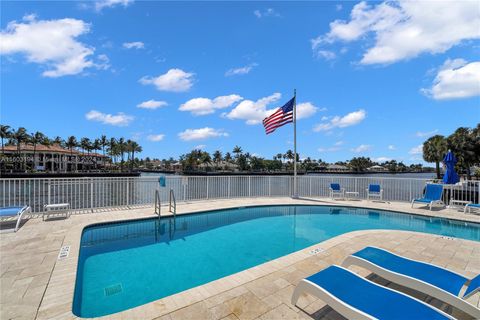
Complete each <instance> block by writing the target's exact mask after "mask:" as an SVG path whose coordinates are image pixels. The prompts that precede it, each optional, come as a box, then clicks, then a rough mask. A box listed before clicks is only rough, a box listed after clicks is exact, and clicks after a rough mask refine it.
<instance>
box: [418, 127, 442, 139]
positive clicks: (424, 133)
mask: <svg viewBox="0 0 480 320" xmlns="http://www.w3.org/2000/svg"><path fill="white" fill-rule="evenodd" d="M437 132H438V129H435V130H432V131H417V132H416V133H415V136H417V137H419V138H425V137H430V136H433V135H434V134H435V133H437Z"/></svg>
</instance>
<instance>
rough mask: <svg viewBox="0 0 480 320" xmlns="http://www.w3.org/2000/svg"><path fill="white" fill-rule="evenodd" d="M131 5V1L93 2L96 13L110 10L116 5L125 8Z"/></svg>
mask: <svg viewBox="0 0 480 320" xmlns="http://www.w3.org/2000/svg"><path fill="white" fill-rule="evenodd" d="M131 3H133V0H97V1H95V3H94V6H95V10H96V11H97V12H100V11H102V10H103V9H105V8H112V7H116V6H118V5H121V6H123V7H127V6H128V5H130V4H131Z"/></svg>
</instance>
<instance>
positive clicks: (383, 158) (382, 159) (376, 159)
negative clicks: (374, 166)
mask: <svg viewBox="0 0 480 320" xmlns="http://www.w3.org/2000/svg"><path fill="white" fill-rule="evenodd" d="M372 160H373V161H375V162H386V161H391V160H392V158H388V157H378V158H373V159H372Z"/></svg>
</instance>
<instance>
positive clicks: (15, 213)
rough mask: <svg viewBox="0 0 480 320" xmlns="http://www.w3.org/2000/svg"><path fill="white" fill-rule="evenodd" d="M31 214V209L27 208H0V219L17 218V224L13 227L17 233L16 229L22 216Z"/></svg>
mask: <svg viewBox="0 0 480 320" xmlns="http://www.w3.org/2000/svg"><path fill="white" fill-rule="evenodd" d="M30 212H32V209H31V208H30V207H29V206H24V207H4V208H0V218H2V220H4V218H14V217H16V218H17V224H16V225H15V229H14V231H15V232H17V230H18V227H19V226H20V221H21V220H22V218H23V215H24V214H26V213H30Z"/></svg>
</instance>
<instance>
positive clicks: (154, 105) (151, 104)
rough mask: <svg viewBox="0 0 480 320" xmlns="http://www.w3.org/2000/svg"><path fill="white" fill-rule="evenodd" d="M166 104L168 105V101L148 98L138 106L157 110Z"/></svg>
mask: <svg viewBox="0 0 480 320" xmlns="http://www.w3.org/2000/svg"><path fill="white" fill-rule="evenodd" d="M165 106H168V103H167V102H165V101H158V100H148V101H144V102H142V103H139V104H137V108H141V109H150V110H155V109H158V108H161V107H165Z"/></svg>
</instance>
